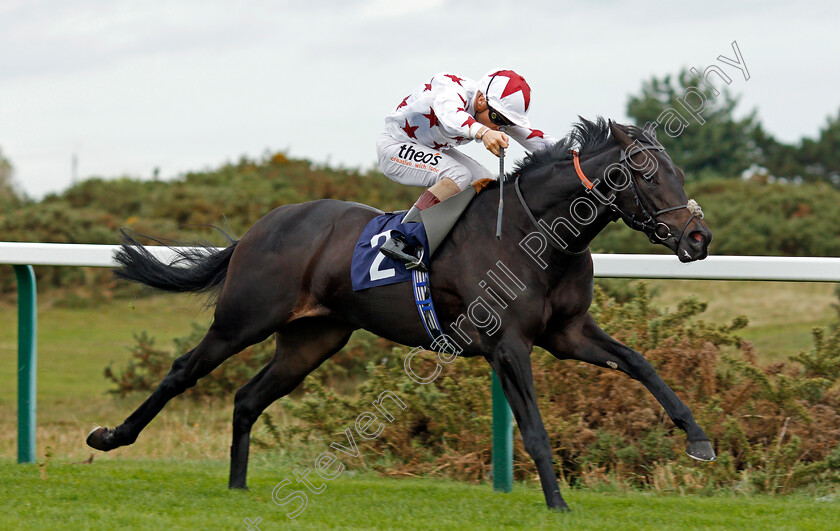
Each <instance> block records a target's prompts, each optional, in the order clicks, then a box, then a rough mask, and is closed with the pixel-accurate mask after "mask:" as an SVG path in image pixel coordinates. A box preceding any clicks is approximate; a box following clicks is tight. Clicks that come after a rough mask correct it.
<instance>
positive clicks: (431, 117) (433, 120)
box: [423, 107, 440, 149]
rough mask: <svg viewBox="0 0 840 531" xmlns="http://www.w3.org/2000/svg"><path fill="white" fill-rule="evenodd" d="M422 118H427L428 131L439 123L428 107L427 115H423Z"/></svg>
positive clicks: (432, 110) (431, 109)
mask: <svg viewBox="0 0 840 531" xmlns="http://www.w3.org/2000/svg"><path fill="white" fill-rule="evenodd" d="M423 116H425V117H426V118H428V120H429V128H430V129H431V128H432V127H434V126H436V125H437V124H439V123H440V122H438V119H437V116H435V110H434V109H433V108H431V107H429V114H424V115H423ZM435 149H437V148H435Z"/></svg>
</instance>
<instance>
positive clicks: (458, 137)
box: [452, 136, 466, 142]
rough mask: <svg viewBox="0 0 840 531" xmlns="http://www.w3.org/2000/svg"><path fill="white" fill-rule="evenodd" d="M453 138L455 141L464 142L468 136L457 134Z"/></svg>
mask: <svg viewBox="0 0 840 531" xmlns="http://www.w3.org/2000/svg"><path fill="white" fill-rule="evenodd" d="M452 140H454V141H455V142H463V141H464V140H466V138H464V137H462V136H456V137H454V138H453V139H452Z"/></svg>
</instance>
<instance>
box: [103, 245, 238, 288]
mask: <svg viewBox="0 0 840 531" xmlns="http://www.w3.org/2000/svg"><path fill="white" fill-rule="evenodd" d="M122 232H123V243H122V246H121V248H120V249H119V250H118V251H117V252H116V253H114V260H116V262H117V263H119V264H120V267H119V268H118V269H116V270H114V275H115V276H116V277H118V278H122V279H125V280H130V281H132V282H138V283H140V284H145V285H147V286H151V287H153V288H157V289H161V290H165V291H173V292H188V291H191V292H196V293H200V292H207V291H211V290H212V289H213V288H216V287H218V286H220V285H221V284H222V283H223V282H224V281H225V276H226V274H227V269H228V264H229V263H230V257H231V255H233V250H234V249H235V248H236V244H237V243H238V241H236V240H233V239H232V238H228V239H229V240H230V242H231V244H230V245H229V246H228V247H226V248H224V249H221V250H219V249H217V248H216V247H213V246H211V245H208V244H201V245H199V246H197V247H195V246H194V247H172V246H169V245H167V247H169V248H170V249H171V250H172V251H174V252H175V254H176V257H175V259H174V260H172V261H171V262H169V263H167V262H164V261H161V260H160V259H158V258H157V257H155V256H154V255H153V254H152V253H151V252H150V251H149V249H148V248H146V247H144V246H143V245H142V244H141V243H140V242H138V241H137V240H135V239H134V238H133V237H132V236H130V235H129V234H128V233H127V232H126V231H122ZM225 236H227V235H225ZM155 241H158V242H159V243H163V242H160V240H155Z"/></svg>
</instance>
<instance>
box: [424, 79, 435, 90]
mask: <svg viewBox="0 0 840 531" xmlns="http://www.w3.org/2000/svg"><path fill="white" fill-rule="evenodd" d="M434 80H435V78H432V79H430V80H429V82H428V83H426V85H425V88H423V92H426V91H427V90H432V81H434Z"/></svg>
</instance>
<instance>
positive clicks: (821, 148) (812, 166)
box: [802, 112, 840, 185]
mask: <svg viewBox="0 0 840 531" xmlns="http://www.w3.org/2000/svg"><path fill="white" fill-rule="evenodd" d="M802 153H803V155H804V158H805V160H806V161H807V167H806V168H805V169H806V172H807V173H808V174H809V175H811V176H813V177H815V178H817V179H828V180H830V181H831V182H832V183H834V184H835V185H840V112H838V113H837V116H836V117H832V116H829V117H828V120H827V123H826V126H825V128H824V129H822V130H820V136H819V138H818V139H817V140H816V141H814V140H810V139H807V138H806V139H804V140H803V141H802Z"/></svg>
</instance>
